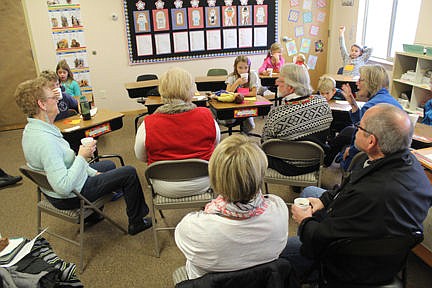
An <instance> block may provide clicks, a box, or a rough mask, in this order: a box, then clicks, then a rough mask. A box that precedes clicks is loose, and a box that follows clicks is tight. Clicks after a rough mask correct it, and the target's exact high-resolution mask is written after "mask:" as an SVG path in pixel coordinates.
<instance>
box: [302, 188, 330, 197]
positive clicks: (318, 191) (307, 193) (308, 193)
mask: <svg viewBox="0 0 432 288" xmlns="http://www.w3.org/2000/svg"><path fill="white" fill-rule="evenodd" d="M325 191H327V190H325V189H322V188H320V187H316V186H308V187H306V188H304V189H303V191H302V192H301V193H300V197H303V198H307V197H311V198H320V197H321V195H322V194H323V193H324V192H325Z"/></svg>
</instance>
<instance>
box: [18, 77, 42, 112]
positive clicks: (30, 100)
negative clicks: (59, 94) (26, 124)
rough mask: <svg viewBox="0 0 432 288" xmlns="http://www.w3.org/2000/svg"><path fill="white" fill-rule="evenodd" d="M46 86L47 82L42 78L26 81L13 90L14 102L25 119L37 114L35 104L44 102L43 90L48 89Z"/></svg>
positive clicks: (37, 109)
mask: <svg viewBox="0 0 432 288" xmlns="http://www.w3.org/2000/svg"><path fill="white" fill-rule="evenodd" d="M48 85H49V81H48V80H47V79H45V78H43V77H38V78H36V79H32V80H27V81H25V82H22V83H21V84H19V85H18V87H17V89H16V90H15V102H16V103H17V105H18V107H19V108H20V109H21V110H22V111H23V112H24V114H25V115H27V117H33V116H34V115H36V114H38V113H39V105H38V103H37V102H38V100H46V97H45V91H44V88H48ZM48 89H49V88H48Z"/></svg>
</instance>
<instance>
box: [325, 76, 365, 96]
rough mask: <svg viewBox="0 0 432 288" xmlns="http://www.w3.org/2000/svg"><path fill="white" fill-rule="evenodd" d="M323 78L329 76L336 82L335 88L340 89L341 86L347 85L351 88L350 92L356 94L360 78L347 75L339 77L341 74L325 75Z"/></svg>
mask: <svg viewBox="0 0 432 288" xmlns="http://www.w3.org/2000/svg"><path fill="white" fill-rule="evenodd" d="M323 76H330V77H332V78H333V79H334V80H335V81H336V88H339V89H341V88H342V84H345V83H348V84H349V85H350V87H351V90H352V92H357V90H358V89H357V84H356V83H357V81H358V79H359V78H360V76H354V77H353V76H348V75H341V74H325V75H323Z"/></svg>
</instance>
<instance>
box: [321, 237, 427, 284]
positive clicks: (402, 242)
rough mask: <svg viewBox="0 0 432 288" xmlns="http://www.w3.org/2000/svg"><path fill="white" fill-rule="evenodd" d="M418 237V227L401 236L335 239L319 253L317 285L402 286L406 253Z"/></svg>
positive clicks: (404, 282)
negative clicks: (321, 253) (318, 278)
mask: <svg viewBox="0 0 432 288" xmlns="http://www.w3.org/2000/svg"><path fill="white" fill-rule="evenodd" d="M422 241H423V234H422V233H421V232H420V231H419V232H417V233H413V234H412V235H405V236H391V235H389V236H386V237H382V238H374V239H371V238H360V239H354V238H346V239H340V240H336V241H334V242H332V243H331V244H330V245H329V246H328V248H327V249H326V251H325V252H324V253H323V255H322V256H321V257H320V259H321V260H320V287H364V288H367V287H371V288H384V287H386V288H397V287H406V261H407V257H408V254H409V252H410V251H411V249H412V248H413V247H414V246H415V245H417V244H419V243H420V242H422ZM399 274H400V275H399Z"/></svg>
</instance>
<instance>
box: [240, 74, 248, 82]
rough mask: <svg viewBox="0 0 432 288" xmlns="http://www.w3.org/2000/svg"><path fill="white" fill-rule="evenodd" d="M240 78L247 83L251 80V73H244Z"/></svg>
mask: <svg viewBox="0 0 432 288" xmlns="http://www.w3.org/2000/svg"><path fill="white" fill-rule="evenodd" d="M240 77H241V78H242V79H246V81H247V80H248V79H249V73H242V74H240Z"/></svg>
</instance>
